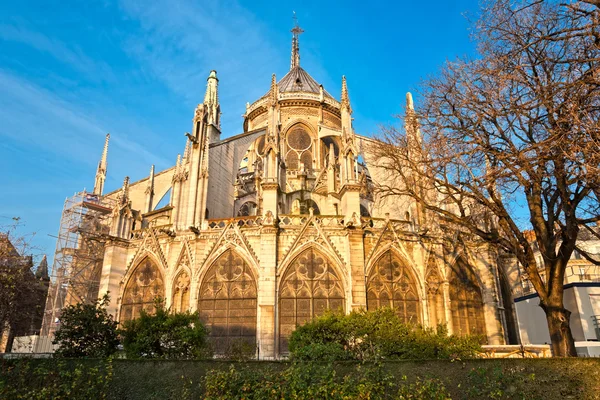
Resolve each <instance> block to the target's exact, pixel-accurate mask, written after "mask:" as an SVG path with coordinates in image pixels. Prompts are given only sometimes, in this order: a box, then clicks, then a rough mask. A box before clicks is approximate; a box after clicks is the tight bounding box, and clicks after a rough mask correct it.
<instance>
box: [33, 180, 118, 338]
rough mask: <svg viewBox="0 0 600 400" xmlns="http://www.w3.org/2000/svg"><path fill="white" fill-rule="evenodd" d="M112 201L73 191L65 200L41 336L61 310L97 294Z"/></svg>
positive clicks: (49, 330)
mask: <svg viewBox="0 0 600 400" xmlns="http://www.w3.org/2000/svg"><path fill="white" fill-rule="evenodd" d="M113 205H114V201H113V200H112V199H108V198H105V197H102V196H98V195H95V194H91V193H87V192H85V191H83V192H79V193H76V194H75V195H74V196H73V197H70V198H67V199H66V200H65V205H64V207H63V212H62V217H61V221H60V227H59V230H58V237H57V239H56V249H55V252H54V261H53V263H52V272H51V276H50V279H51V281H50V289H49V290H48V297H47V300H46V308H45V311H44V320H43V322H42V331H41V335H42V336H50V337H53V336H54V332H56V329H58V326H59V324H60V313H61V310H62V309H63V308H64V307H66V306H69V305H72V304H76V303H93V302H94V301H95V300H96V299H97V298H98V289H99V286H100V276H101V273H102V260H103V258H104V241H105V239H106V238H107V237H108V234H109V232H110V223H111V213H112V210H113Z"/></svg>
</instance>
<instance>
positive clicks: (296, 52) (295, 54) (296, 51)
mask: <svg viewBox="0 0 600 400" xmlns="http://www.w3.org/2000/svg"><path fill="white" fill-rule="evenodd" d="M290 32H292V60H291V63H290V71H291V70H293V69H294V68H296V67H299V66H300V45H299V44H298V36H300V34H301V33H302V32H304V30H303V29H302V28H300V25H298V18H297V17H296V11H294V27H293V28H292V30H291V31H290Z"/></svg>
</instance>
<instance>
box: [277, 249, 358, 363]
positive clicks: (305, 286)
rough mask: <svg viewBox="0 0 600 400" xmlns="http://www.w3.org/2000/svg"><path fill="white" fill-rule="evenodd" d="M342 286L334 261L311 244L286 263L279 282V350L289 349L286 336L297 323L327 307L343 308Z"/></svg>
mask: <svg viewBox="0 0 600 400" xmlns="http://www.w3.org/2000/svg"><path fill="white" fill-rule="evenodd" d="M345 299H346V296H345V292H344V285H343V282H342V279H341V277H340V275H339V274H338V273H337V271H336V269H335V268H334V267H333V262H332V261H331V259H330V258H329V257H327V256H326V255H325V254H324V253H322V252H321V251H319V250H317V249H316V248H315V247H314V246H311V247H308V248H306V249H305V250H303V251H302V252H301V253H300V254H298V255H297V256H296V257H295V258H294V259H293V260H292V261H291V263H290V264H289V265H288V267H287V268H286V270H285V273H284V274H283V276H282V279H281V281H280V285H279V352H280V353H287V352H288V339H289V337H290V335H291V333H292V332H293V331H294V329H296V327H297V326H298V325H301V324H303V323H305V322H307V321H310V320H311V319H312V318H314V317H315V316H319V315H321V314H322V313H323V312H325V311H326V310H328V309H330V310H342V311H344V310H345V307H344V303H345Z"/></svg>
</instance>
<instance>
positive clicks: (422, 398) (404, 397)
mask: <svg viewBox="0 0 600 400" xmlns="http://www.w3.org/2000/svg"><path fill="white" fill-rule="evenodd" d="M402 379H403V380H404V381H406V376H404V377H402ZM397 398H398V400H450V398H451V397H450V394H449V393H448V391H447V390H446V387H445V386H444V383H443V382H442V381H440V380H439V379H435V378H426V379H421V378H419V377H417V379H416V381H415V382H414V383H410V384H404V385H401V386H400V390H398V397H397Z"/></svg>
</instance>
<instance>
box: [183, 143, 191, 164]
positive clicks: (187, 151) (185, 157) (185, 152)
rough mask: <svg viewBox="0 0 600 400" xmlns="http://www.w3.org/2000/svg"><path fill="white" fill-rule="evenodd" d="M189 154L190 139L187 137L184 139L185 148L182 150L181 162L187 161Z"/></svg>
mask: <svg viewBox="0 0 600 400" xmlns="http://www.w3.org/2000/svg"><path fill="white" fill-rule="evenodd" d="M189 156H190V139H189V138H188V139H187V140H186V141H185V149H184V150H183V163H184V164H185V163H186V162H187V161H188V158H189Z"/></svg>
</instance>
